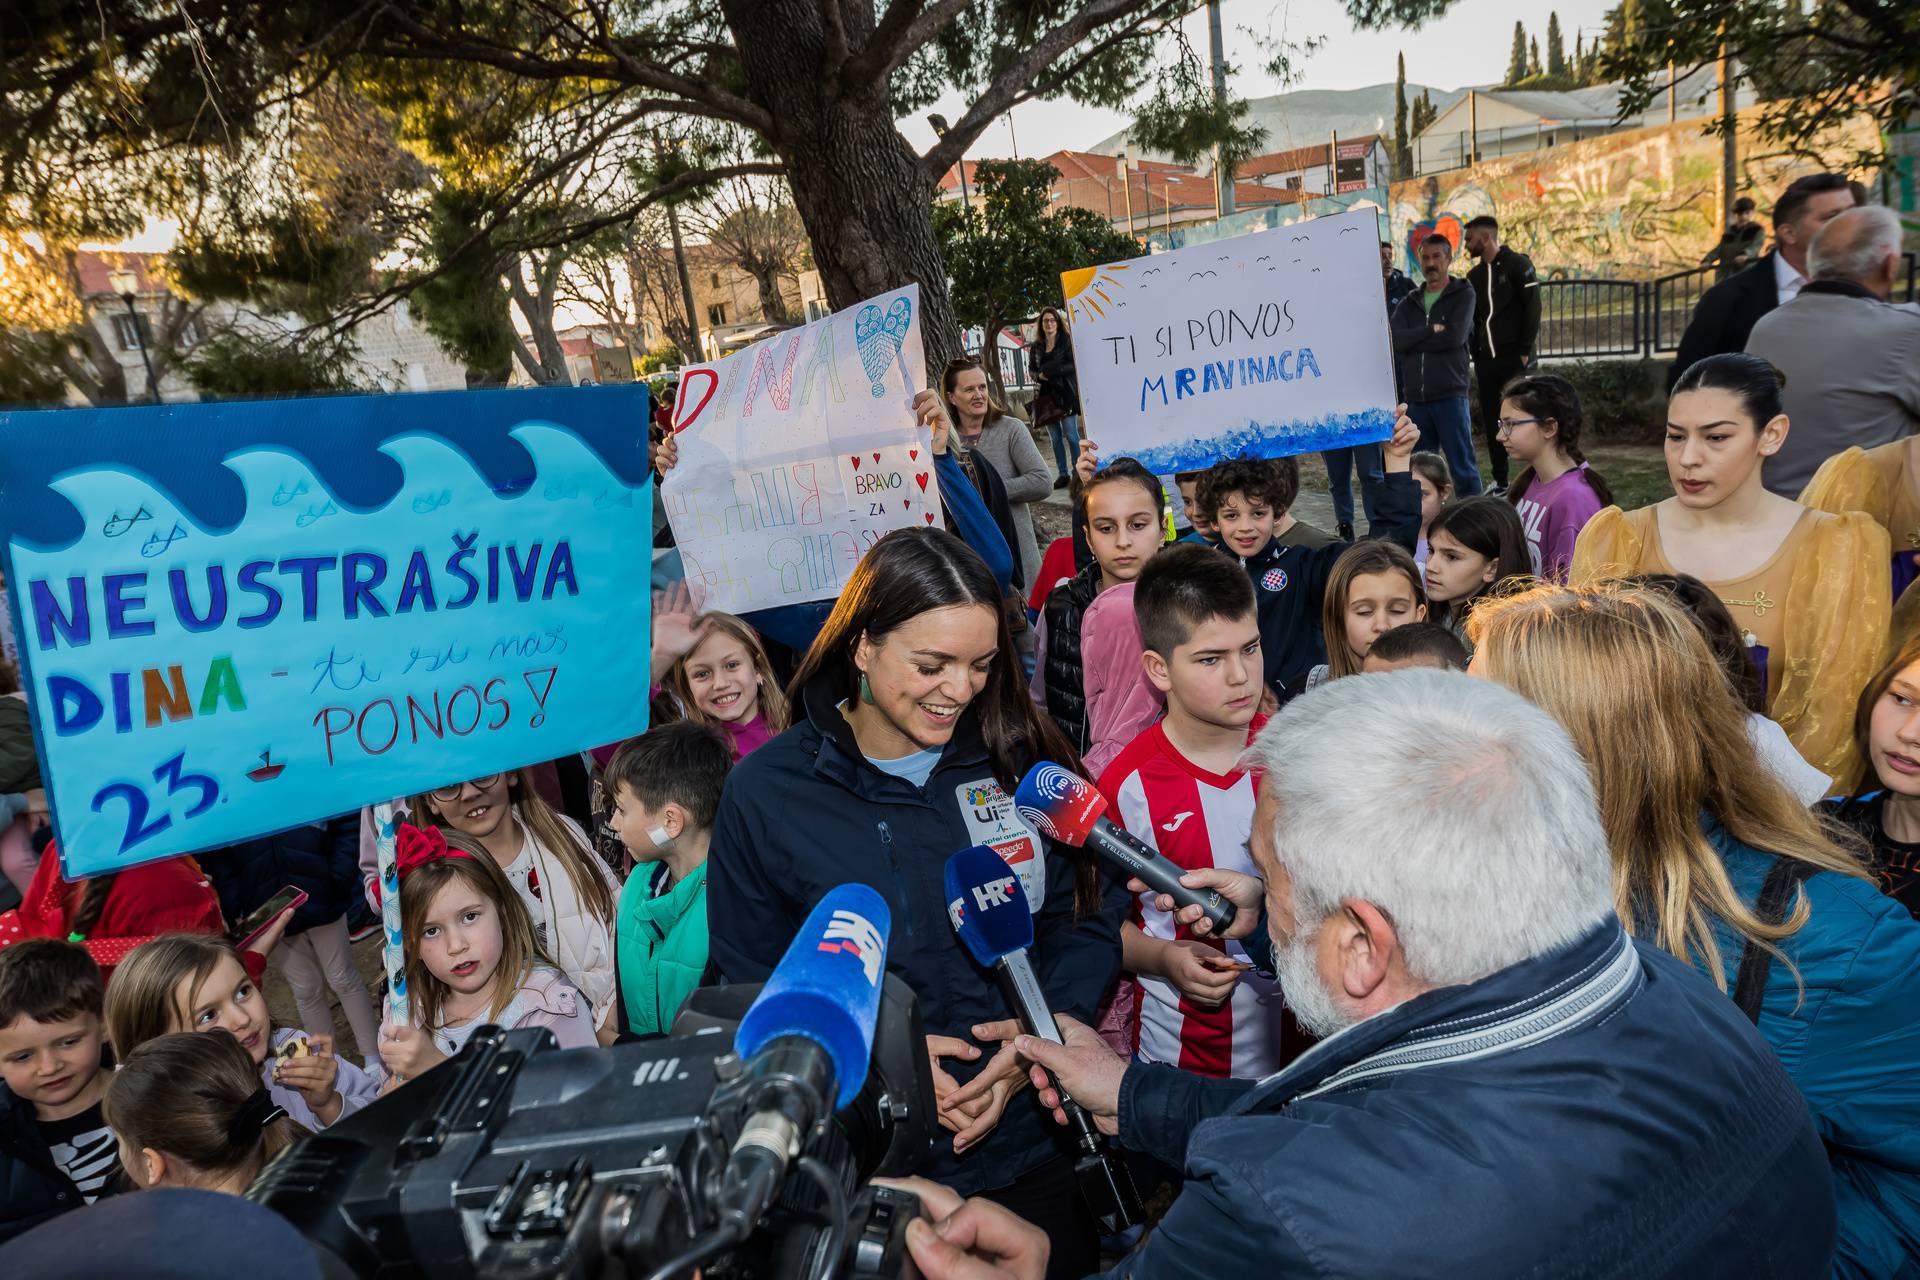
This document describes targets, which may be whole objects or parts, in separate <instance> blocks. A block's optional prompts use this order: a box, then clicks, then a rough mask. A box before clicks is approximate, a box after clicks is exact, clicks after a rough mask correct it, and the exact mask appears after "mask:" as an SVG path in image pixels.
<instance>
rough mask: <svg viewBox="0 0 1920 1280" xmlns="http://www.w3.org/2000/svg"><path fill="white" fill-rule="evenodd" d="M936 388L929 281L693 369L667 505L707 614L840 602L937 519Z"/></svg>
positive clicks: (686, 379)
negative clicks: (854, 579) (847, 589)
mask: <svg viewBox="0 0 1920 1280" xmlns="http://www.w3.org/2000/svg"><path fill="white" fill-rule="evenodd" d="M926 385H927V383H926V353H925V351H924V350H923V349H922V348H921V345H920V287H919V286H918V285H908V286H907V287H906V288H904V289H896V290H894V291H893V292H892V293H885V294H881V295H880V296H879V297H877V298H872V299H869V300H868V301H866V302H863V303H860V304H859V305H857V306H853V307H849V308H847V309H846V310H844V311H836V312H835V313H834V314H832V315H830V316H827V317H825V318H823V319H820V320H816V321H814V322H813V323H812V324H809V325H804V326H802V327H801V328H798V329H789V330H787V331H786V332H785V333H781V334H776V335H775V336H773V337H771V338H767V339H765V340H764V341H761V342H757V343H755V344H754V345H752V346H750V347H747V348H745V349H743V350H741V351H739V352H737V353H736V354H734V355H731V356H728V357H727V358H726V359H724V360H720V361H716V362H715V363H712V364H702V365H692V366H689V367H688V368H686V369H684V370H683V371H682V372H681V375H680V389H679V393H678V397H677V398H676V400H675V402H674V422H673V429H674V431H675V433H676V434H677V435H678V437H679V443H680V462H679V465H678V466H676V467H675V468H674V470H673V472H672V474H670V475H669V476H668V477H667V478H666V480H665V481H664V482H663V483H662V484H661V486H660V498H661V502H662V505H663V506H664V507H665V509H666V512H667V519H668V521H669V523H671V524H672V526H673V536H674V540H675V541H676V542H677V543H678V545H679V548H680V555H681V558H682V560H683V561H684V562H685V564H686V571H687V585H688V587H689V588H691V590H692V591H693V594H694V599H695V601H696V602H697V604H698V606H699V607H700V608H701V609H702V610H703V611H705V610H720V611H723V612H726V613H746V612H750V611H752V610H755V609H768V608H773V607H775V606H778V605H785V604H801V603H804V602H806V601H810V600H829V599H832V598H833V597H835V596H837V595H839V594H840V588H841V587H842V586H844V585H845V584H846V581H847V576H848V575H849V574H850V573H852V572H853V567H854V566H855V565H856V564H858V563H859V562H860V557H861V556H863V555H865V554H866V551H867V548H868V547H871V546H872V545H873V544H874V543H875V542H878V541H879V540H880V538H881V536H882V535H883V534H886V533H890V532H892V531H893V530H895V529H904V528H908V527H910V526H918V525H930V524H933V523H935V522H936V521H938V520H939V518H940V487H939V484H938V482H937V481H936V480H935V478H934V474H933V458H932V456H931V454H930V453H929V452H928V447H927V442H926V439H925V437H924V436H923V435H922V434H921V433H920V432H919V431H918V429H917V428H916V427H915V425H914V419H913V409H912V405H913V397H914V395H915V394H916V393H917V392H919V391H920V390H922V389H923V388H924V387H925V386H926Z"/></svg>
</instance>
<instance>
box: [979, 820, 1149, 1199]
mask: <svg viewBox="0 0 1920 1280" xmlns="http://www.w3.org/2000/svg"><path fill="white" fill-rule="evenodd" d="M946 879H947V916H948V918H949V919H951V920H952V921H953V927H954V931H955V932H957V933H958V934H959V935H960V941H961V942H962V943H964V944H965V945H966V948H967V950H968V951H969V952H970V953H971V954H972V955H973V958H974V959H975V960H977V961H979V962H980V963H981V964H982V965H984V966H986V967H987V968H989V969H997V970H999V971H1000V974H1001V976H1002V977H1003V978H1005V980H1006V983H1007V987H1008V991H1009V994H1010V995H1011V997H1012V999H1013V1006H1014V1012H1015V1013H1016V1014H1018V1015H1019V1018H1020V1025H1021V1026H1023V1027H1025V1028H1026V1029H1027V1032H1028V1034H1030V1035H1035V1036H1039V1037H1040V1038H1041V1039H1042V1040H1051V1041H1052V1042H1053V1043H1054V1044H1059V1043H1061V1040H1060V1026H1059V1024H1058V1023H1057V1022H1056V1021H1055V1020H1054V1017H1053V1010H1051V1009H1049V1008H1048V1007H1047V998H1046V996H1045V995H1044V994H1043V993H1042V992H1041V990H1040V982H1039V979H1037V978H1035V977H1034V974H1033V965H1032V963H1031V961H1029V959H1028V958H1027V950H1028V948H1030V947H1032V946H1033V916H1032V914H1031V913H1030V912H1029V911H1028V910H1027V898H1026V894H1025V893H1024V892H1023V891H1022V890H1021V888H1020V880H1019V877H1018V876H1016V875H1014V873H1013V872H1012V871H1010V870H1009V869H1008V868H1007V864H1006V863H1005V862H1003V861H1002V860H1001V858H1000V855H999V854H997V853H995V852H994V851H993V850H992V849H990V848H988V847H987V846H986V845H980V844H977V845H974V846H973V847H972V848H971V849H962V850H961V851H960V852H959V853H956V854H954V855H953V856H952V857H951V858H948V859H947V876H946ZM1053 1087H1054V1091H1055V1092H1056V1093H1058V1094H1059V1095H1060V1109H1061V1110H1062V1111H1064V1112H1066V1114H1067V1122H1068V1124H1070V1125H1071V1126H1072V1127H1073V1131H1074V1145H1075V1146H1077V1147H1078V1148H1079V1152H1080V1153H1079V1155H1078V1157H1077V1158H1076V1160H1075V1162H1074V1173H1075V1175H1076V1176H1077V1177H1078V1179H1079V1182H1080V1194H1081V1196H1082V1197H1083V1198H1084V1199H1085V1200H1086V1202H1087V1208H1088V1209H1089V1210H1091V1211H1092V1213H1093V1216H1094V1217H1095V1218H1097V1219H1098V1220H1099V1222H1100V1227H1101V1230H1102V1231H1105V1232H1107V1233H1109V1234H1111V1233H1113V1232H1116V1231H1123V1230H1125V1229H1126V1228H1128V1227H1130V1226H1132V1225H1134V1224H1135V1223H1136V1222H1140V1221H1142V1220H1143V1219H1144V1217H1145V1214H1144V1212H1143V1210H1142V1209H1141V1206H1140V1193H1139V1192H1138V1191H1136V1190H1135V1189H1134V1185H1133V1178H1132V1176H1131V1175H1130V1174H1129V1173H1128V1172H1127V1168H1126V1166H1125V1165H1124V1164H1122V1163H1120V1162H1119V1161H1118V1160H1115V1159H1114V1158H1113V1157H1112V1155H1111V1154H1110V1153H1109V1152H1108V1151H1107V1147H1106V1143H1105V1141H1103V1140H1102V1138H1101V1137H1100V1133H1099V1131H1098V1130H1097V1129H1095V1128H1094V1127H1093V1120H1092V1118H1091V1117H1090V1116H1088V1115H1087V1113H1086V1111H1085V1110H1084V1109H1083V1108H1082V1107H1081V1106H1080V1104H1079V1103H1077V1102H1075V1101H1074V1100H1073V1099H1072V1098H1070V1097H1068V1096H1067V1091H1066V1090H1065V1089H1063V1088H1061V1087H1060V1082H1059V1081H1058V1080H1054V1082H1053Z"/></svg>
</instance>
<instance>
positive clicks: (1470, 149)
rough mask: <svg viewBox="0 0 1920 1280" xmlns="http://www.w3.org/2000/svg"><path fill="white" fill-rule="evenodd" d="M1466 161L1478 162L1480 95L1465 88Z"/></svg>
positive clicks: (1469, 162) (1470, 162)
mask: <svg viewBox="0 0 1920 1280" xmlns="http://www.w3.org/2000/svg"><path fill="white" fill-rule="evenodd" d="M1467 163H1468V164H1470V165H1472V164H1479V163H1480V95H1479V94H1478V93H1475V92H1474V91H1473V90H1472V89H1469V90H1467Z"/></svg>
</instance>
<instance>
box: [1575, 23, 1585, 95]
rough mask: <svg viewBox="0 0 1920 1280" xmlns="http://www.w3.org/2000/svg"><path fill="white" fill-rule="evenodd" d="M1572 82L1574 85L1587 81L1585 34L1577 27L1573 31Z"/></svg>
mask: <svg viewBox="0 0 1920 1280" xmlns="http://www.w3.org/2000/svg"><path fill="white" fill-rule="evenodd" d="M1573 82H1574V84H1576V85H1584V84H1586V83H1587V47H1586V36H1585V35H1583V34H1582V33H1581V32H1580V30H1579V29H1578V28H1575V30H1574V33H1573Z"/></svg>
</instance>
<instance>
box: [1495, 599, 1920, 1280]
mask: <svg viewBox="0 0 1920 1280" xmlns="http://www.w3.org/2000/svg"><path fill="white" fill-rule="evenodd" d="M1469 626H1470V630H1471V632H1472V637H1473V641H1474V645H1475V653H1474V660H1473V667H1472V670H1473V672H1474V674H1476V675H1480V676H1486V677H1490V678H1492V679H1494V680H1498V681H1500V682H1501V683H1502V684H1505V685H1508V686H1509V687H1511V688H1513V689H1515V690H1517V691H1518V692H1519V693H1521V694H1523V695H1525V696H1526V697H1528V698H1530V699H1531V700H1532V701H1534V702H1535V703H1537V704H1538V705H1539V706H1540V707H1542V708H1543V709H1545V710H1546V711H1547V712H1548V713H1549V714H1550V715H1552V716H1553V717H1554V718H1555V719H1556V720H1558V721H1560V723H1561V724H1562V725H1563V726H1564V727H1565V728H1566V730H1567V731H1568V733H1569V734H1570V735H1572V737H1573V741H1574V744H1575V745H1576V746H1578V747H1579V748H1580V752H1581V754H1582V755H1583V756H1584V757H1586V760H1587V764H1588V767H1589V768H1590V769H1591V770H1592V773H1593V784H1594V792H1595V796H1596V798H1597V799H1598V800H1599V802H1600V814H1601V818H1602V820H1603V822H1604V824H1605V826H1606V829H1607V838H1608V843H1609V845H1610V846H1611V847H1612V850H1613V860H1614V876H1613V880H1614V898H1615V902H1616V905H1617V908H1618V910H1619V913H1620V918H1621V919H1622V920H1623V921H1624V922H1625V923H1626V925H1627V928H1628V929H1629V930H1631V931H1633V932H1634V933H1636V934H1638V935H1640V936H1643V937H1646V938H1649V939H1650V940H1652V941H1653V942H1655V943H1657V944H1658V945H1659V946H1661V947H1663V948H1664V949H1666V950H1667V951H1669V952H1672V953H1673V954H1674V955H1676V956H1678V957H1680V958H1681V959H1684V960H1686V961H1687V962H1689V963H1690V964H1692V965H1694V966H1695V967H1696V968H1697V969H1699V970H1700V971H1701V972H1702V973H1703V974H1705V975H1706V977H1707V978H1708V980H1710V981H1712V982H1714V983H1715V984H1717V985H1719V986H1720V987H1721V988H1722V989H1724V990H1726V991H1728V993H1729V994H1730V995H1732V997H1733V998H1734V1000H1735V1001H1736V1002H1737V1003H1738V1004H1739V1005H1740V1007H1741V1009H1742V1010H1743V1011H1744V1012H1745V1013H1746V1014H1747V1016H1748V1017H1749V1018H1751V1019H1752V1020H1753V1021H1754V1023H1755V1024H1756V1025H1757V1026H1758V1028H1759V1030H1760V1034H1761V1035H1762V1036H1764V1037H1765V1038H1766V1040H1767V1042H1768V1043H1769V1044H1771V1045H1772V1046H1773V1048H1774V1050H1775V1052H1777V1053H1778V1054H1779V1056H1780V1059H1781V1061H1782V1062H1783V1063H1784V1064H1785V1065H1786V1068H1787V1071H1788V1074H1790V1075H1791V1076H1792V1077H1793V1080H1794V1083H1795V1084H1796V1085H1798V1086H1799V1088H1800V1092H1801V1094H1802V1096H1803V1097H1805V1099H1806V1102H1807V1106H1808V1109H1809V1110H1810V1111H1811V1112H1812V1114H1813V1118H1814V1123H1815V1125H1816V1126H1817V1127H1818V1129H1819V1130H1820V1135H1821V1137H1822V1139H1823V1140H1824V1141H1825V1143H1826V1146H1827V1151H1828V1154H1829V1156H1830V1157H1831V1159H1832V1164H1833V1174H1834V1192H1835V1196H1836V1199H1837V1202H1838V1208H1839V1230H1840V1239H1839V1246H1838V1251H1837V1253H1836V1256H1835V1274H1837V1275H1859V1276H1891V1275H1898V1274H1903V1273H1902V1271H1901V1267H1902V1266H1903V1265H1906V1260H1911V1259H1912V1258H1914V1257H1920V1018H1916V1017H1915V1014H1914V1011H1915V1010H1916V1009H1920V923H1916V922H1915V921H1914V920H1913V918H1912V917H1911V916H1909V915H1908V914H1907V913H1906V912H1905V911H1904V910H1902V909H1901V908H1900V906H1899V904H1898V903H1895V902H1893V901H1891V900H1889V899H1888V898H1886V897H1884V896H1883V895H1882V894H1880V893H1879V892H1878V890H1877V889H1876V888H1875V887H1874V884H1873V882H1872V881H1871V880H1870V879H1869V878H1868V877H1867V874H1866V870H1865V867H1864V866H1863V864H1862V863H1861V861H1860V860H1859V859H1858V858H1856V857H1855V856H1854V855H1853V854H1852V853H1851V852H1850V851H1849V850H1847V849H1844V848H1842V847H1841V846H1840V845H1838V844H1836V843H1835V840H1834V835H1835V833H1837V832H1838V828H1837V827H1830V826H1828V825H1826V824H1825V823H1824V822H1823V821H1822V820H1821V819H1820V818H1818V817H1816V816H1814V815H1813V814H1812V813H1810V812H1809V811H1808V810H1807V809H1806V808H1804V807H1803V806H1802V805H1801V804H1800V802H1799V801H1798V800H1797V799H1795V797H1794V796H1793V795H1792V793H1790V792H1789V791H1788V790H1787V789H1786V787H1785V786H1784V785H1783V784H1782V783H1781V782H1780V781H1779V779H1778V778H1777V777H1776V776H1775V775H1774V774H1773V773H1772V772H1771V771H1770V770H1768V769H1767V768H1765V767H1764V766H1763V765H1762V764H1761V763H1760V761H1759V759H1758V757H1757V756H1756V754H1755V752H1754V748H1753V744H1752V741H1751V739H1750V738H1749V737H1748V735H1747V728H1746V715H1745V711H1744V709H1743V707H1742V706H1741V704H1740V703H1739V702H1738V701H1737V700H1736V698H1735V695H1734V690H1733V687H1732V685H1731V683H1730V682H1729V680H1728V679H1727V676H1726V675H1725V673H1724V672H1723V671H1722V669H1721V667H1720V665H1719V664H1718V663H1717V662H1716V661H1715V660H1714V657H1713V655H1712V653H1711V652H1710V651H1709V649H1708V647H1707V642H1706V640H1705V638H1704V637H1703V636H1702V635H1701V633H1700V630H1699V628H1698V626H1697V625H1695V623H1694V621H1693V619H1692V618H1691V617H1690V616H1689V615H1688V614H1687V613H1686V611H1685V610H1683V609H1682V608H1680V607H1679V606H1678V605H1677V604H1675V603H1674V602H1673V600H1672V599H1671V598H1670V597H1669V596H1668V595H1667V594H1666V593H1665V592H1662V591H1659V590H1657V589H1649V588H1643V587H1633V586H1627V585H1611V586H1600V587H1561V586H1539V587H1535V588H1533V589H1531V590H1528V591H1525V592H1521V593H1519V594H1517V595H1514V596H1509V597H1507V598H1504V599H1500V600H1490V601H1487V602H1486V603H1484V604H1483V605H1481V607H1480V608H1478V609H1476V610H1475V611H1474V615H1473V618H1472V620H1471V622H1470V624H1469Z"/></svg>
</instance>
